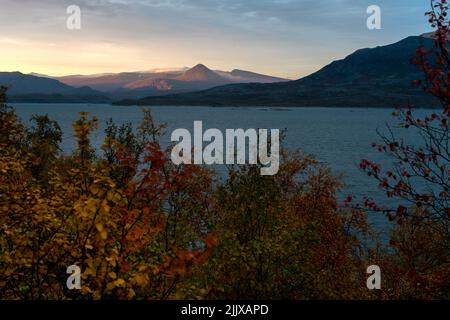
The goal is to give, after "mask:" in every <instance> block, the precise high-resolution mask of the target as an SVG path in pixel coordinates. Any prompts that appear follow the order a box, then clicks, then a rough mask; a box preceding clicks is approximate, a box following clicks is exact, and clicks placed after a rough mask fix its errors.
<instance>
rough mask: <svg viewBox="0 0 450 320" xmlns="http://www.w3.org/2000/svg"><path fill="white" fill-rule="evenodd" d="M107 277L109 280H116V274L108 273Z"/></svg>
mask: <svg viewBox="0 0 450 320" xmlns="http://www.w3.org/2000/svg"><path fill="white" fill-rule="evenodd" d="M108 276H109V277H110V278H111V279H113V280H114V279H116V278H117V275H116V273H115V272H112V271H111V272H110V273H108Z"/></svg>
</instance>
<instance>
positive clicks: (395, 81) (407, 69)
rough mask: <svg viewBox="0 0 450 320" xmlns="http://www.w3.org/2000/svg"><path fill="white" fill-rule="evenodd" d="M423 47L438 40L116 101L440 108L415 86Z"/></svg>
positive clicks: (414, 39)
mask: <svg viewBox="0 0 450 320" xmlns="http://www.w3.org/2000/svg"><path fill="white" fill-rule="evenodd" d="M421 45H423V46H425V47H431V46H432V40H431V39H429V37H422V36H411V37H408V38H406V39H403V40H401V41H399V42H397V43H394V44H391V45H386V46H379V47H376V48H366V49H361V50H357V51H356V52H354V53H352V54H350V55H349V56H347V57H346V58H344V59H342V60H337V61H334V62H332V63H330V64H329V65H327V66H325V67H324V68H322V69H321V70H319V71H317V72H315V73H313V74H311V75H309V76H307V77H304V78H301V79H299V80H295V81H288V82H277V83H268V84H262V83H247V84H230V85H225V86H219V87H214V88H211V89H208V90H202V91H198V92H192V93H185V94H171V95H165V96H161V97H147V98H144V99H140V100H123V101H120V102H117V103H116V104H120V105H212V106H329V107H341V106H342V107H344V106H345V107H391V106H393V105H397V104H407V103H414V104H415V105H416V106H423V107H430V106H435V105H436V101H435V100H434V98H433V97H431V96H430V95H427V94H424V93H423V92H422V90H421V89H420V88H416V87H413V86H412V85H411V81H412V80H417V79H422V78H423V74H421V72H420V71H419V68H418V66H416V65H413V64H411V63H410V60H411V58H412V57H413V56H414V55H415V52H416V49H417V48H418V47H419V46H421Z"/></svg>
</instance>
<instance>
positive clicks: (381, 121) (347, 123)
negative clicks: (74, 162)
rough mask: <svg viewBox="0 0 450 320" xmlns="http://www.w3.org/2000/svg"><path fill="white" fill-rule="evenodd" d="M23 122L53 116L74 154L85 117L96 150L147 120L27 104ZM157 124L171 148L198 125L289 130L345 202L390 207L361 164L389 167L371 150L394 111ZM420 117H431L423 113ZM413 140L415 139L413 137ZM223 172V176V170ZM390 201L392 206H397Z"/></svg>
mask: <svg viewBox="0 0 450 320" xmlns="http://www.w3.org/2000/svg"><path fill="white" fill-rule="evenodd" d="M12 106H14V107H15V108H16V110H17V113H18V115H19V116H20V118H21V119H22V120H23V121H24V122H25V123H28V120H29V118H30V116H31V115H32V114H48V115H49V117H50V118H51V119H52V120H56V121H58V123H59V125H60V126H61V128H62V130H63V142H62V149H63V151H64V152H70V151H71V150H73V148H74V147H75V141H74V138H73V130H72V126H71V124H72V122H73V121H74V120H76V119H77V117H78V113H79V112H80V111H88V112H90V113H91V114H92V115H96V116H97V117H98V119H99V121H100V129H99V130H97V132H96V133H95V134H94V135H93V137H92V144H93V145H94V146H97V147H98V146H100V145H101V143H102V142H103V138H104V133H103V129H104V127H105V123H106V121H107V120H108V119H109V118H112V119H113V120H114V121H115V122H116V123H118V124H120V123H124V122H131V123H132V124H133V125H137V124H139V122H140V121H141V119H142V111H141V107H132V106H131V107H123V106H111V105H96V104H24V103H13V104H12ZM151 110H152V114H153V117H154V118H155V120H156V121H157V122H166V123H167V124H168V129H167V134H166V135H165V136H164V138H163V144H165V143H168V141H169V138H170V133H171V132H172V131H173V130H175V129H177V128H186V129H188V130H190V131H191V132H192V130H193V123H194V121H195V120H201V121H203V130H206V129H208V128H218V129H221V130H225V129H227V128H229V129H234V128H243V129H248V128H267V129H286V130H287V131H286V133H287V137H286V140H285V141H284V145H285V146H286V147H287V148H288V149H292V150H294V149H300V150H301V151H303V152H305V153H308V154H313V155H314V156H315V157H316V159H318V160H319V161H320V162H323V163H326V164H327V165H328V166H329V167H330V168H331V169H332V171H333V172H334V173H336V174H343V176H344V182H345V184H346V187H345V189H344V190H343V191H341V192H340V194H339V197H340V198H341V199H343V198H344V197H345V196H346V195H348V194H352V195H353V196H354V198H355V199H361V198H362V197H363V196H369V197H372V198H375V199H378V200H382V201H383V203H388V201H387V200H386V197H384V194H383V193H382V192H381V191H380V190H378V186H377V183H376V181H375V180H373V179H371V178H370V177H367V175H366V174H364V173H363V172H361V171H360V170H359V162H360V160H361V159H371V160H376V161H378V162H379V163H381V164H382V165H389V159H387V158H386V157H385V156H383V155H382V154H380V153H379V152H377V151H376V150H374V149H373V148H371V146H370V145H371V143H372V142H375V141H378V140H379V138H378V135H377V132H376V130H377V128H379V129H383V128H385V125H386V123H389V124H391V125H395V124H396V119H395V118H394V117H392V115H391V114H392V111H393V110H392V109H389V108H386V109H375V108H358V109H356V108H275V107H274V108H267V107H261V108H259V107H190V106H189V107H168V106H164V107H163V106H161V107H152V108H151ZM417 112H418V113H419V114H420V113H425V112H429V110H428V111H426V110H418V111H417ZM409 138H410V139H413V138H414V137H412V136H409ZM219 171H220V170H219ZM394 201H395V200H392V199H391V200H390V201H389V203H390V204H395V203H394ZM369 219H370V222H371V223H372V224H373V225H374V227H375V228H376V229H377V230H379V231H380V232H381V233H383V234H384V235H386V232H387V231H388V229H389V222H388V221H387V219H386V218H385V217H384V216H381V215H380V214H371V215H370V216H369Z"/></svg>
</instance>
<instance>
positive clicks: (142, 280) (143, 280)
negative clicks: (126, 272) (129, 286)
mask: <svg viewBox="0 0 450 320" xmlns="http://www.w3.org/2000/svg"><path fill="white" fill-rule="evenodd" d="M133 282H134V283H136V284H137V285H139V286H141V287H143V286H146V285H147V284H148V282H149V281H148V276H147V275H145V274H141V273H138V274H136V275H135V276H134V278H133Z"/></svg>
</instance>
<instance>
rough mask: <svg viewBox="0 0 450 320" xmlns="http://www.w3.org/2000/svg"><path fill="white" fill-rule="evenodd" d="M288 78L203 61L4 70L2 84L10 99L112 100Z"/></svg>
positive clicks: (100, 101) (0, 79) (102, 101)
mask: <svg viewBox="0 0 450 320" xmlns="http://www.w3.org/2000/svg"><path fill="white" fill-rule="evenodd" d="M279 81H288V80H287V79H282V78H277V77H272V76H267V75H263V74H258V73H253V72H250V71H243V70H233V71H231V72H226V71H219V70H217V71H213V70H211V69H209V68H207V67H206V66H204V65H203V64H198V65H196V66H195V67H193V68H180V69H160V70H158V69H157V70H151V71H142V72H123V73H116V74H114V73H108V74H96V75H71V76H63V77H51V76H47V75H42V74H36V73H32V74H23V73H20V72H0V84H2V85H7V86H9V87H10V90H9V92H8V95H9V97H10V101H20V102H32V101H33V99H36V102H76V100H77V98H79V100H80V101H79V102H99V103H104V102H111V101H112V100H118V99H125V98H128V99H139V98H142V97H147V96H159V95H164V94H168V93H185V92H192V91H198V90H205V89H209V88H212V87H215V86H220V85H226V84H232V83H249V82H260V83H273V82H279Z"/></svg>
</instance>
